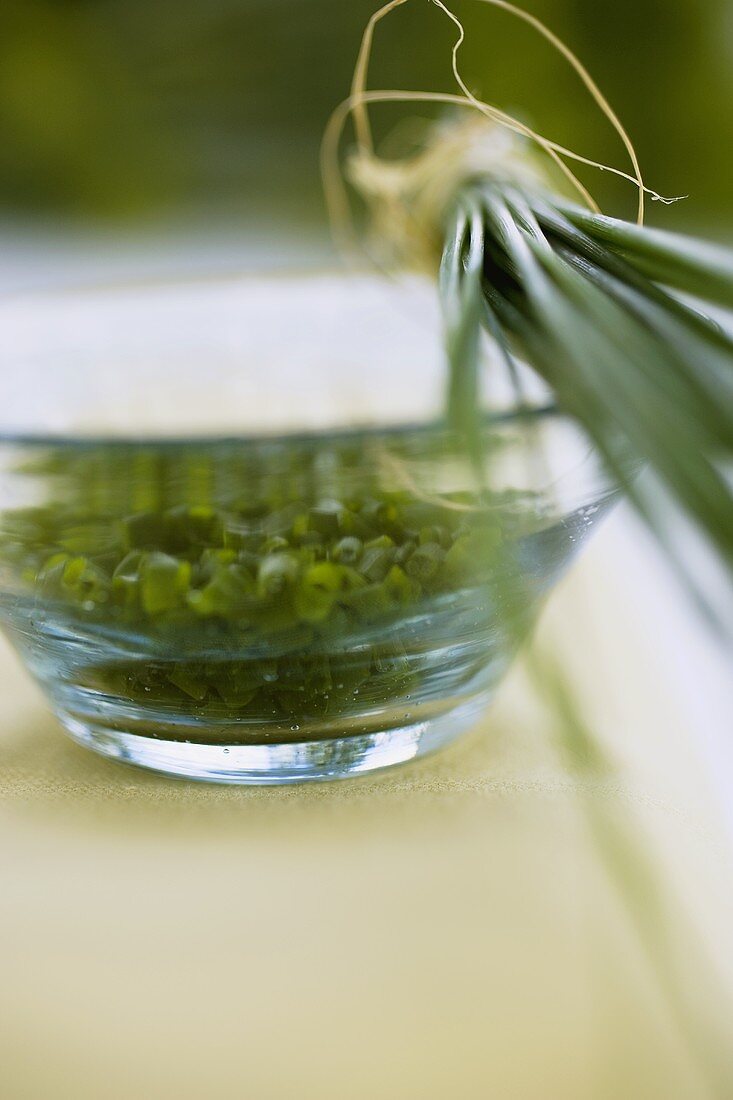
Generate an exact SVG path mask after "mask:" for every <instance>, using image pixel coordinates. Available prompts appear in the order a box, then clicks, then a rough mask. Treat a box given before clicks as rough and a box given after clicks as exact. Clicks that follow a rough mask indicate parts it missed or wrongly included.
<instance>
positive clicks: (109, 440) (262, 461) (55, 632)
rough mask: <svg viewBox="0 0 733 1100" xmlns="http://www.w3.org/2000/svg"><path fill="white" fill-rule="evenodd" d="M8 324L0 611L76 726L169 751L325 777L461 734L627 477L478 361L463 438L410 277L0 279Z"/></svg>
mask: <svg viewBox="0 0 733 1100" xmlns="http://www.w3.org/2000/svg"><path fill="white" fill-rule="evenodd" d="M0 333H1V334H2V335H1V336H0V341H2V345H3V356H4V361H5V372H4V375H5V381H3V382H2V384H1V385H0V393H2V396H3V402H2V408H3V410H4V412H3V423H2V429H3V433H2V439H1V440H0V616H1V617H2V623H3V626H4V629H5V631H6V633H7V634H8V636H9V638H10V640H11V642H12V644H13V645H14V646H15V648H16V649H17V651H18V652H19V654H20V655H21V657H22V659H23V661H24V662H25V664H26V665H27V667H28V669H29V670H30V671H31V673H32V674H33V676H34V677H35V678H36V680H37V681H38V682H39V684H40V685H41V687H42V688H43V691H44V693H45V695H46V697H47V698H48V700H49V702H50V705H51V706H52V708H53V710H54V712H55V714H56V715H57V716H58V718H59V720H60V722H61V725H62V726H63V727H64V728H65V730H66V731H67V732H68V733H69V734H70V735H71V736H72V737H73V738H74V739H75V740H77V741H79V742H81V743H82V744H85V745H88V746H89V747H90V748H93V749H95V750H96V751H98V752H101V753H103V754H105V755H107V756H111V757H114V758H116V759H119V760H122V761H126V762H128V763H132V764H137V765H141V766H144V767H148V768H152V769H155V770H157V771H161V772H165V773H168V774H170V775H175V776H183V777H187V778H192V779H204V780H215V781H220V782H234V783H287V782H297V781H301V780H308V779H326V778H335V777H340V776H348V775H355V774H359V773H363V772H366V771H370V770H372V769H375V768H382V767H386V766H388V765H392V764H397V763H400V762H402V761H406V760H410V759H412V758H414V757H417V756H421V755H423V754H424V753H426V752H429V751H431V750H433V749H436V748H438V747H439V746H441V745H444V744H445V743H447V742H448V741H450V740H452V739H453V738H455V737H456V736H457V735H458V734H459V733H461V732H462V731H463V730H465V729H466V728H468V727H469V726H470V725H471V724H472V723H474V722H475V720H476V718H477V716H478V715H479V714H480V713H481V711H482V710H483V708H484V707H485V706H486V704H487V703H488V701H489V700H490V699H491V696H492V693H493V692H494V690H495V688H496V685H497V683H498V681H499V679H500V677H501V676H502V674H503V672H504V671H505V669H506V667H507V665H508V663H509V662H510V660H511V658H512V655H513V653H514V651H515V649H516V646H517V643H518V642H519V641H520V640H521V638H522V637H523V636H524V634H526V631H527V630H529V629H530V627H531V625H532V621H533V619H534V617H535V615H536V613H537V610H538V608H539V606H540V604H541V601H542V598H543V596H544V594H545V593H546V592H547V591H548V589H549V588H550V586H551V585H552V584H553V583H554V581H555V580H556V579H557V577H558V576H559V575H560V574H561V573H562V571H563V569H564V568H565V566H566V565H567V563H568V561H569V560H570V558H571V557H572V555H573V553H574V552H575V551H576V550H577V548H578V547H579V545H580V543H581V541H582V539H583V537H584V536H585V535H586V534H587V532H588V531H589V530H590V528H591V527H592V525H593V523H594V522H595V520H596V519H597V518H598V516H599V515H600V513H601V512H602V511H603V510H604V509H605V508H606V507H608V505H609V504H610V503H611V502H612V500H613V499H614V497H615V495H616V490H615V488H614V486H613V485H612V484H609V482H608V480H607V478H606V477H605V476H604V474H603V470H602V468H601V465H600V463H599V462H598V460H597V458H596V456H595V455H594V452H593V450H592V448H591V447H590V446H589V444H588V442H587V440H586V439H585V438H584V437H583V435H582V433H580V432H579V430H578V429H577V428H576V427H575V426H574V425H573V424H572V423H571V422H569V421H568V420H567V419H566V418H565V417H563V416H562V415H561V414H560V413H559V412H558V411H557V410H555V409H554V408H553V407H552V405H551V404H550V403H548V401H547V395H546V394H545V393H544V392H543V391H542V388H541V386H539V384H538V383H537V381H536V380H535V379H533V378H532V377H531V376H530V375H529V374H528V373H527V374H525V375H524V376H523V378H522V380H521V381H520V388H519V389H517V388H516V387H515V388H512V387H511V386H510V385H508V384H507V383H506V380H502V379H501V377H500V372H499V370H498V369H494V370H492V369H491V363H489V364H488V365H487V371H486V377H487V389H486V393H485V394H484V395H483V398H482V400H484V402H485V406H486V408H485V421H484V441H485V448H484V452H485V457H484V461H483V463H482V466H481V468H480V469H478V468H477V466H476V464H475V463H474V462H472V461H470V460H469V459H468V458H467V457H466V455H465V453H464V450H463V448H462V445H461V441H460V439H457V438H456V437H455V436H454V435H453V434H452V433H451V432H449V431H448V430H447V429H446V427H445V425H444V423H443V422H442V421H441V418H440V407H441V400H442V389H443V385H444V366H443V360H442V352H441V345H440V331H439V315H438V309H437V303H436V301H435V297H434V290H433V289H432V287H430V286H429V285H428V284H427V283H426V284H423V283H420V282H418V281H413V282H408V283H405V284H402V285H399V286H398V285H392V284H389V283H386V282H383V281H381V280H379V279H374V278H370V277H366V276H358V275H357V276H351V277H348V276H338V277H334V276H329V275H311V276H303V277H297V278H292V277H291V278H273V279H269V280H266V279H265V280H253V279H251V278H250V279H229V280H226V281H218V282H209V283H189V284H179V285H174V286H147V287H129V288H124V287H123V288H119V287H118V288H113V289H109V290H93V291H85V292H82V291H73V292H63V293H57V294H36V295H21V296H17V297H12V296H10V297H6V298H5V299H4V300H3V301H2V302H1V303H0Z"/></svg>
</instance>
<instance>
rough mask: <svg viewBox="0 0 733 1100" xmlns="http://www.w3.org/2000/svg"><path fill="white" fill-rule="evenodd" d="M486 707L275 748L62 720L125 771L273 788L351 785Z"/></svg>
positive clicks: (435, 741) (465, 725)
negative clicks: (333, 781)
mask: <svg viewBox="0 0 733 1100" xmlns="http://www.w3.org/2000/svg"><path fill="white" fill-rule="evenodd" d="M487 702H488V696H487V695H486V694H481V695H479V696H475V697H473V698H471V699H469V700H467V701H466V702H463V703H461V704H460V705H459V706H457V707H455V708H454V709H453V710H450V711H448V712H447V713H445V714H442V715H440V716H439V717H436V718H430V719H427V720H424V721H420V722H414V723H410V724H407V725H404V726H398V727H394V728H391V729H387V730H383V731H381V732H377V733H369V734H364V735H357V736H351V737H342V738H331V739H329V740H321V741H299V742H290V743H283V744H270V745H242V744H230V745H226V744H221V743H219V744H209V745H206V744H195V743H193V742H188V741H172V740H159V739H157V738H153V737H141V736H139V735H138V734H133V733H123V732H120V731H118V730H111V729H109V727H105V726H103V725H102V724H96V723H94V722H90V721H86V720H85V721H81V720H80V719H79V718H78V717H76V716H73V715H71V714H69V713H65V712H63V711H57V715H58V718H59V719H60V721H61V723H62V725H63V727H64V729H65V730H66V732H67V733H68V734H69V735H70V736H71V737H72V738H73V740H74V741H77V742H78V743H79V744H81V745H85V746H86V747H87V748H90V749H93V750H94V751H95V752H98V753H101V755H103V756H109V757H111V758H112V759H114V760H119V761H121V762H122V763H125V764H133V765H135V766H137V767H140V768H147V769H149V770H151V771H155V772H161V773H163V774H164V775H168V776H173V777H177V778H180V779H193V780H199V781H202V782H208V783H233V784H241V785H247V784H249V785H263V786H273V785H282V784H289V783H303V782H309V781H310V782H313V781H319V780H329V779H348V778H349V777H350V776H358V775H362V774H364V773H365V772H371V771H376V770H380V769H383V768H390V767H393V766H394V765H395V764H404V763H406V762H407V761H409V760H414V759H416V758H417V757H420V756H425V755H426V754H427V753H430V752H434V751H435V750H436V749H439V748H442V747H443V746H444V745H447V744H448V743H449V742H451V741H453V740H454V739H455V738H456V737H458V736H459V735H460V734H462V733H464V732H465V731H466V730H467V729H469V728H470V727H471V726H472V725H473V724H474V722H475V721H476V719H477V718H478V717H479V716H480V714H481V712H482V711H483V710H484V709H485V707H486V704H487Z"/></svg>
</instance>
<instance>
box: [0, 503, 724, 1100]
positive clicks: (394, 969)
mask: <svg viewBox="0 0 733 1100" xmlns="http://www.w3.org/2000/svg"><path fill="white" fill-rule="evenodd" d="M614 524H615V525H616V526H615V527H614ZM634 539H635V536H634V535H633V533H632V534H630V533H629V531H628V530H627V529H626V527H625V526H624V525H623V523H622V521H620V520H617V519H613V520H612V521H611V523H610V524H609V525H608V526H607V527H606V528H605V529H604V530H603V531H602V532H601V533H600V534H599V535H597V536H596V538H595V540H594V542H593V544H592V545H591V546H590V548H589V550H588V551H587V553H586V556H585V558H584V559H583V560H582V561H581V562H580V563H579V564H578V565H577V566H576V568H575V570H574V571H573V573H572V574H571V576H570V578H569V579H568V580H567V581H566V582H565V583H564V585H563V586H561V588H560V590H559V591H558V592H557V593H556V594H555V595H554V596H553V598H552V600H551V603H550V605H549V606H548V608H547V610H546V613H545V616H544V619H543V622H542V627H541V631H540V636H541V638H542V640H543V642H544V644H545V645H550V646H552V647H554V649H555V650H556V651H558V652H560V653H562V654H563V655H564V657H565V658H566V659H567V662H568V665H569V667H570V668H571V669H573V680H574V682H575V683H576V684H580V685H582V697H583V701H584V705H585V707H586V709H587V712H588V714H589V716H590V717H591V719H592V721H593V724H594V728H595V729H596V730H597V731H598V737H599V742H598V744H599V751H598V753H597V754H596V755H595V757H593V758H589V757H588V756H587V755H586V756H585V757H583V756H582V754H581V755H580V756H578V755H577V754H576V755H573V753H572V751H571V750H568V748H567V746H565V747H563V745H562V744H560V743H559V742H558V740H557V738H556V737H555V735H554V734H553V723H552V718H551V716H550V715H548V713H547V711H546V709H544V708H543V707H542V706H540V705H538V704H537V702H536V701H533V699H532V693H531V692H530V690H529V688H528V685H527V680H526V677H525V675H524V674H523V673H522V671H521V669H518V670H516V671H515V672H514V673H513V675H512V676H511V677H510V679H509V681H508V682H507V684H506V685H505V687H504V688H503V689H502V692H501V695H500V698H499V699H498V701H497V704H496V706H495V707H494V708H493V709H492V710H491V712H490V713H489V714H487V715H486V717H485V719H484V720H483V721H482V723H481V724H480V728H478V729H476V730H475V731H474V732H473V733H472V734H470V735H469V736H467V737H466V738H465V739H464V740H463V741H461V742H460V743H458V744H457V745H455V746H454V747H453V748H452V749H450V750H448V751H446V752H444V753H443V754H442V755H439V756H436V757H434V758H432V759H428V760H425V761H423V762H421V763H418V764H416V765H412V766H406V767H403V768H400V769H397V770H394V771H393V772H391V773H389V774H386V775H383V776H375V777H370V778H364V779H360V780H356V781H349V782H344V783H339V784H331V785H326V784H324V785H320V784H319V785H315V786H310V787H302V788H283V789H235V788H222V787H215V786H205V785H191V784H185V783H179V782H175V781H171V780H167V779H165V778H159V777H156V776H154V775H151V774H145V773H143V772H139V771H135V770H132V769H128V768H126V767H124V766H121V765H118V764H114V763H111V762H109V761H107V760H104V759H101V758H98V757H95V756H93V755H92V754H90V753H88V752H86V751H85V750H83V749H81V748H78V747H77V746H75V745H74V744H72V743H71V742H69V741H67V740H66V739H65V738H64V737H63V736H62V735H61V733H60V732H59V731H58V730H57V728H56V727H55V724H54V721H53V719H52V718H51V717H49V715H48V714H47V712H46V711H45V709H44V706H43V704H42V702H41V700H40V698H39V696H38V695H37V693H36V690H35V689H34V688H33V687H32V685H31V684H30V683H29V682H28V680H27V678H26V676H25V674H24V673H23V672H21V670H20V668H19V666H18V664H17V662H16V661H15V659H14V658H13V657H12V656H11V655H10V653H9V652H7V651H6V649H5V648H3V650H2V653H1V655H0V685H1V687H2V728H1V729H0V775H1V778H0V799H1V804H2V811H1V817H0V823H1V824H2V827H3V828H2V834H1V835H2V840H1V841H0V875H1V878H0V881H1V883H2V887H1V889H0V931H1V932H2V940H1V944H2V946H1V948H0V1082H1V1083H0V1095H1V1096H2V1097H7V1098H8V1100H21V1098H23V1100H25V1098H33V1100H36V1098H38V1100H41V1098H42V1100H47V1098H48V1100H50V1098H53V1100H58V1098H65V1097H70V1098H71V1097H73V1098H74V1100H86V1098H87V1097H89V1098H95V1100H97V1098H99V1100H102V1098H104V1100H116V1098H133V1097H134V1098H146V1100H147V1098H157V1097H165V1098H167V1097H177V1098H188V1097H192V1098H193V1097H196V1098H199V1097H201V1098H203V1097H206V1098H207V1100H210V1098H211V1100H216V1098H219V1097H248V1098H249V1097H252V1098H268V1100H269V1098H280V1097H284V1098H285V1097H287V1098H289V1097H298V1098H304V1100H308V1098H310V1097H313V1098H316V1097H317V1098H319V1100H330V1098H332V1097H333V1098H339V1100H347V1098H362V1097H363V1098H367V1097H369V1098H372V1097H381V1098H392V1097H395V1098H404V1100H412V1098H415V1100H418V1098H419V1100H431V1098H433V1097H435V1098H441V1100H442V1098H446V1100H447V1098H451V1097H456V1098H460V1100H473V1098H481V1100H486V1098H497V1100H515V1098H516V1100H520V1098H521V1100H555V1098H557V1100H574V1098H578V1100H581V1098H582V1100H605V1098H606V1097H607V1098H609V1100H611V1098H613V1100H615V1098H618V1097H630V1098H639V1100H655V1098H657V1097H658V1098H660V1100H662V1098H664V1100H678V1098H680V1100H682V1098H684V1100H688V1098H697V1097H721V1098H723V1097H728V1098H729V1097H731V1096H733V1066H732V1065H731V1049H732V1044H731V1038H732V1037H733V1027H732V1025H731V1019H733V1015H732V1014H731V1000H730V993H731V990H733V975H732V974H731V968H732V966H733V950H732V943H731V929H732V928H733V887H732V882H733V877H732V876H731V858H730V857H731V848H730V844H729V838H730V833H729V832H728V831H727V829H726V822H725V798H724V791H725V784H726V782H727V783H728V785H730V780H731V771H730V769H729V770H728V771H727V772H726V770H725V768H726V761H725V760H724V759H723V758H722V757H721V758H720V760H718V759H717V757H716V756H715V753H716V751H717V749H716V747H715V746H716V744H718V742H716V741H715V738H716V736H718V735H721V730H722V729H723V727H724V725H725V720H726V717H727V719H728V723H729V725H730V714H728V715H727V716H726V715H724V714H723V713H722V712H721V709H720V706H721V704H720V701H718V702H717V703H716V704H715V706H714V707H713V709H712V710H710V709H708V710H707V711H706V709H705V708H706V706H708V707H709V706H710V705H711V700H712V699H713V696H714V694H715V689H716V685H715V684H713V683H712V680H713V679H714V675H713V669H712V664H710V665H708V664H707V659H706V657H705V655H704V654H701V652H700V651H699V650H698V649H696V648H695V644H694V642H693V641H690V640H689V638H687V637H686V636H685V637H682V638H681V639H678V640H679V641H680V644H681V648H680V647H679V646H677V647H675V644H674V638H672V637H670V635H671V634H674V633H675V630H676V627H675V620H674V616H672V618H671V619H670V618H665V617H664V616H661V617H660V614H659V610H660V602H661V604H664V602H665V598H664V595H663V594H661V593H660V590H659V589H657V588H656V587H655V580H654V577H653V576H652V577H651V578H649V577H647V576H646V575H645V574H644V572H643V568H641V567H640V568H641V572H639V571H638V570H637V573H636V574H635V579H634V578H633V577H632V579H631V581H630V579H629V576H630V571H631V572H633V569H634V568H636V566H635V564H634V563H635V561H636V557H635V555H636V552H637V551H636V544H635V542H634ZM653 572H654V571H653V569H652V573H653ZM647 581H649V583H647ZM660 583H661V582H660ZM670 614H671V612H670ZM683 633H684V631H683ZM695 661H697V662H698V663H699V662H702V665H705V669H704V670H703V671H700V670H699V669H698V670H697V671H696V669H695V668H694V667H693V666H694V663H695ZM702 665H701V667H702ZM706 676H707V677H708V678H709V679H710V680H711V682H710V683H707V684H705V683H703V681H704V680H705V677H706ZM703 695H704V696H705V698H703V697H702V696H703ZM716 723H717V728H714V727H715V726H716ZM724 742H725V737H724V736H723V740H722V741H721V742H720V744H723V743H724ZM727 763H728V765H730V757H728V758H727ZM728 789H729V786H728Z"/></svg>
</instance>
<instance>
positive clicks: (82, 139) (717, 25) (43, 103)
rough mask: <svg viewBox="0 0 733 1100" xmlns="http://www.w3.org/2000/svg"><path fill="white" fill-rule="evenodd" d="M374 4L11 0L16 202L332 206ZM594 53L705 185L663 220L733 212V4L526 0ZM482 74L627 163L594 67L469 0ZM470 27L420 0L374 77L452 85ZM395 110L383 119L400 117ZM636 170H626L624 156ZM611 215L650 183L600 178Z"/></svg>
mask: <svg viewBox="0 0 733 1100" xmlns="http://www.w3.org/2000/svg"><path fill="white" fill-rule="evenodd" d="M376 6H377V3H376V0H3V2H2V5H0V216H2V217H4V218H5V219H13V220H18V218H21V219H23V220H27V219H28V218H29V217H30V218H34V219H39V217H40V216H42V217H43V219H46V218H51V219H55V220H58V219H65V220H72V221H74V222H76V221H81V222H82V223H84V224H96V223H106V224H111V223H117V224H119V223H120V222H123V223H126V224H127V223H130V222H134V223H135V224H137V225H142V224H149V223H153V224H159V223H162V222H172V221H179V220H181V219H183V220H184V221H188V222H189V223H190V224H199V223H201V224H206V223H207V222H208V221H210V220H212V219H213V220H215V221H227V220H228V221H230V222H231V221H232V219H235V220H236V221H237V222H241V223H242V224H244V223H246V222H247V221H248V219H251V218H253V217H254V218H257V219H260V218H262V217H263V216H264V215H274V216H277V217H279V218H280V219H290V218H296V219H298V220H299V221H301V222H302V221H304V220H306V219H307V220H308V221H309V222H315V223H318V222H319V221H322V220H323V218H324V214H323V206H322V202H321V197H320V184H319V178H318V143H319V140H320V134H321V131H322V128H323V126H324V124H325V122H326V119H327V118H328V115H329V112H330V110H331V109H332V108H333V107H334V106H335V104H336V103H338V102H339V100H340V99H342V98H343V97H344V96H345V94H346V93H347V90H348V86H349V80H350V74H351V70H352V67H353V63H354V59H355V55H356V50H357V47H358V42H359V35H360V31H361V28H362V26H363V24H364V22H365V20H366V18H367V17H368V15H369V14H370V13H371V11H373V10H374V8H375V7H376ZM525 7H526V8H527V9H528V10H529V11H532V12H533V13H535V14H537V15H539V16H540V17H541V18H543V19H544V20H546V21H547V22H548V23H549V24H550V25H551V26H552V27H553V28H554V29H555V30H556V31H558V32H559V33H560V34H561V35H562V36H563V37H564V38H565V39H566V40H567V41H568V43H569V44H570V45H571V46H572V47H573V48H574V49H575V50H576V51H577V52H578V53H579V54H580V56H581V57H582V58H583V59H584V60H586V62H587V63H588V64H589V66H590V68H591V70H592V72H593V73H594V74H595V75H596V77H597V79H598V80H599V82H600V84H601V86H602V87H603V89H604V90H605V91H606V92H607V94H608V96H609V98H610V99H611V102H612V103H613V104H614V106H615V107H616V108H617V110H618V111H619V113H620V114H621V117H622V118H623V119H624V120H625V122H626V123H627V125H628V128H629V130H630V131H631V133H632V135H633V137H634V139H635V141H636V142H637V144H638V148H639V152H640V155H641V158H642V163H643V165H644V168H645V171H646V175H647V177H648V181H649V183H650V184H651V185H652V186H653V187H655V188H656V189H658V190H660V191H662V192H663V193H665V194H674V195H677V194H682V193H685V194H689V195H690V199H689V201H688V202H686V203H684V204H682V205H680V206H677V207H675V208H672V210H669V209H666V208H664V209H662V208H660V207H659V206H658V205H657V206H656V207H654V208H653V210H652V217H653V218H654V219H655V220H656V221H657V222H659V223H661V224H665V225H674V226H679V227H684V228H689V227H699V228H701V229H703V230H704V229H707V228H712V229H713V230H714V229H715V228H716V227H721V226H723V225H724V224H725V225H727V226H730V225H732V224H733V203H731V197H730V196H731V174H732V172H733V151H732V144H731V129H732V128H731V108H732V107H733V4H731V0H525ZM455 10H456V11H457V12H458V13H459V14H460V15H461V17H462V18H463V19H464V20H465V24H466V29H467V32H468V42H467V45H466V48H465V55H464V71H465V73H466V74H467V75H468V78H469V81H470V83H471V84H472V86H473V87H474V88H475V89H476V90H477V91H480V92H482V93H483V94H484V95H485V96H487V97H490V98H493V100H494V101H495V102H497V103H500V104H502V105H504V106H506V107H507V108H508V109H512V110H514V111H517V110H519V111H521V112H522V113H523V117H525V118H526V119H527V120H529V121H531V122H532V124H534V125H536V126H537V127H539V128H541V129H543V131H544V132H545V133H547V134H549V135H550V136H552V137H555V138H557V139H558V140H562V141H563V142H564V143H566V144H570V145H572V146H573V147H574V148H576V149H578V150H579V151H582V152H584V153H587V154H590V155H593V156H596V157H599V158H602V159H606V160H611V161H613V162H614V163H616V164H619V165H621V164H623V151H622V150H621V149H620V148H619V146H618V142H617V141H616V139H615V138H614V136H613V134H612V133H611V132H610V130H609V127H608V125H607V123H605V122H604V120H603V119H602V118H600V116H599V115H598V114H597V113H596V111H595V110H594V109H593V107H592V105H591V104H590V103H589V101H588V99H587V97H586V96H585V94H584V93H583V92H582V90H581V89H580V87H579V84H578V81H577V79H576V78H575V77H574V76H573V74H572V73H570V72H568V70H567V69H566V68H565V67H563V65H562V63H561V62H560V61H559V60H558V59H557V58H556V57H554V56H553V54H552V52H551V51H550V50H549V48H548V47H547V45H546V44H543V43H542V42H541V41H538V40H537V38H536V37H534V36H533V34H532V33H531V32H530V31H529V30H528V29H527V28H526V27H522V26H521V25H515V24H514V23H513V22H512V20H511V19H510V18H509V17H508V16H507V15H506V14H505V13H502V12H499V11H496V10H491V9H490V8H488V7H486V6H485V5H483V4H479V3H476V2H475V0H457V2H456V4H455ZM453 36H454V31H453V29H452V28H451V26H450V25H449V23H448V22H447V20H446V19H445V16H443V15H441V13H440V12H439V11H438V10H437V9H436V8H435V7H434V6H432V5H431V4H429V3H428V0H412V3H410V4H408V5H407V6H406V7H405V8H404V9H401V10H400V11H398V12H397V13H396V14H395V15H394V16H392V17H391V19H390V22H389V23H388V24H385V25H383V28H382V29H381V30H380V32H379V34H378V38H377V57H376V58H375V64H374V66H373V70H372V81H371V82H372V85H373V86H380V85H381V86H389V87H399V86H402V87H406V88H408V87H412V88H429V87H434V88H442V89H448V90H451V89H452V82H451V77H450V72H449V68H448V60H449V53H448V51H449V47H450V44H451V41H452V39H453ZM396 117H397V115H396V112H395V111H394V109H393V108H392V107H389V108H381V109H380V112H379V126H380V127H384V128H385V129H386V128H388V127H389V125H390V124H392V123H393V122H394V121H395V120H396ZM623 166H624V167H626V165H625V164H624V165H623ZM587 179H588V181H589V182H592V183H593V186H594V189H595V191H596V192H597V194H598V197H599V198H600V199H601V200H602V201H603V202H604V203H605V204H607V205H608V208H609V211H610V212H616V213H631V212H632V211H633V208H634V196H633V193H632V191H631V188H629V187H621V188H619V187H618V186H617V184H616V183H615V181H613V180H612V179H610V178H609V177H603V176H598V175H596V174H594V173H591V175H590V176H588V177H587Z"/></svg>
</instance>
